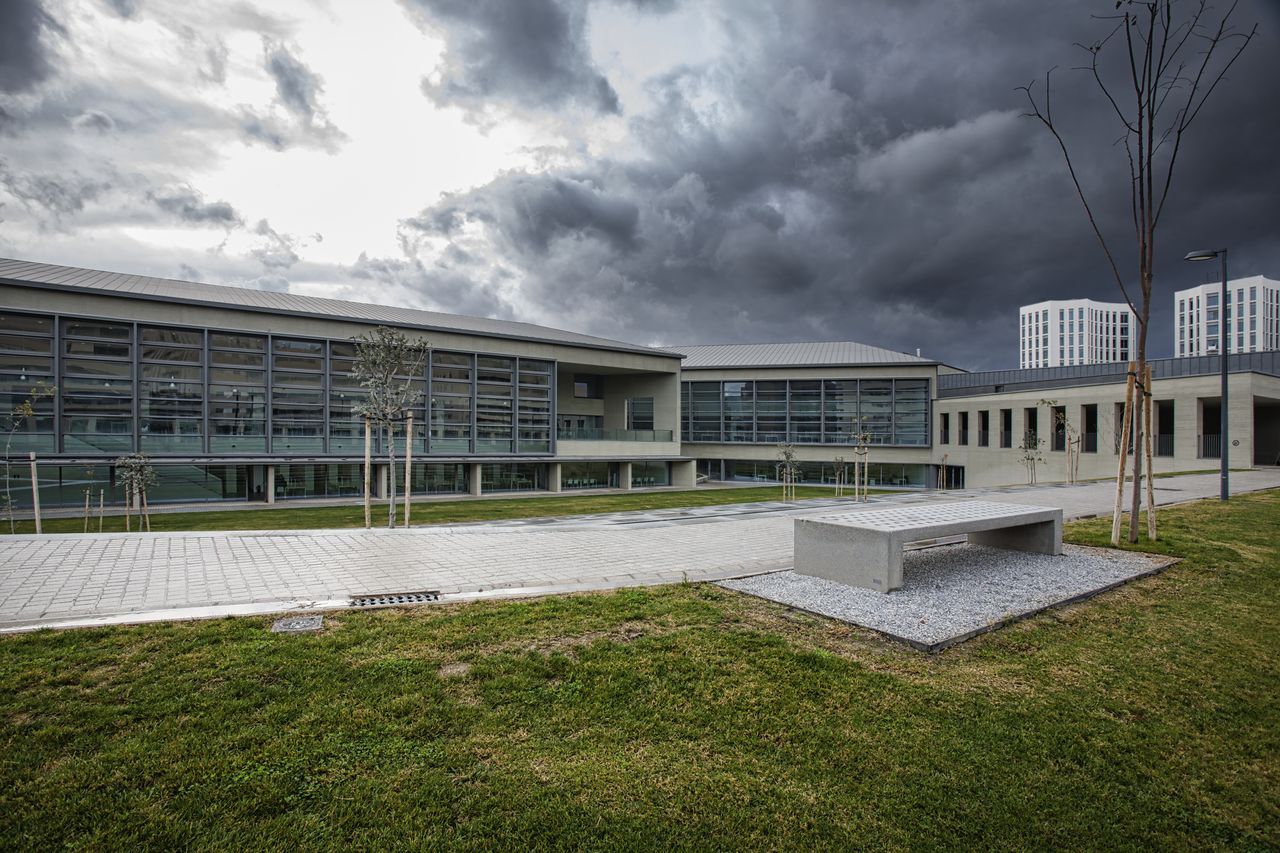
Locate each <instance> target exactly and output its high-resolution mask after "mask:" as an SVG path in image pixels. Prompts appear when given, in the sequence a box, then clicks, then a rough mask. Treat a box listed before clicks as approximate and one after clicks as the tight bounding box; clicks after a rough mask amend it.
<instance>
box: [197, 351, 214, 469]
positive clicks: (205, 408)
mask: <svg viewBox="0 0 1280 853" xmlns="http://www.w3.org/2000/svg"><path fill="white" fill-rule="evenodd" d="M202 337H203V341H204V352H203V357H204V370H203V371H202V373H201V375H202V376H203V377H204V384H203V394H202V396H203V397H204V400H202V401H201V411H202V412H203V413H204V415H203V417H202V419H201V424H200V431H201V433H202V435H203V437H202V438H201V441H200V447H201V449H202V450H203V452H204V454H205V455H206V456H208V455H209V454H210V453H211V452H212V447H213V444H212V442H211V440H210V438H209V433H210V432H211V429H210V423H209V408H210V406H209V399H210V394H209V363H210V361H212V359H211V358H210V356H209V330H208V329H207V328H206V329H205V330H204V334H203V336H202Z"/></svg>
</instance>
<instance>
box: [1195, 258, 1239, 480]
mask: <svg viewBox="0 0 1280 853" xmlns="http://www.w3.org/2000/svg"><path fill="white" fill-rule="evenodd" d="M1214 258H1218V259H1220V260H1221V261H1222V297H1221V298H1220V299H1219V300H1218V361H1219V363H1220V365H1221V367H1222V407H1221V408H1222V421H1221V422H1222V426H1221V427H1220V428H1219V430H1218V431H1219V432H1221V433H1222V436H1221V438H1220V439H1219V443H1220V444H1221V448H1220V450H1219V456H1220V457H1221V469H1222V473H1221V480H1222V482H1221V494H1220V497H1221V499H1222V500H1224V501H1225V500H1226V499H1227V485H1228V483H1227V447H1228V444H1227V342H1228V341H1229V340H1230V337H1229V335H1230V334H1231V330H1230V329H1229V328H1228V326H1227V308H1228V307H1229V306H1230V304H1231V303H1230V302H1228V301H1227V250H1226V249H1201V250H1200V251H1198V252H1188V253H1187V256H1186V257H1185V258H1183V260H1184V261H1211V260H1213V259H1214Z"/></svg>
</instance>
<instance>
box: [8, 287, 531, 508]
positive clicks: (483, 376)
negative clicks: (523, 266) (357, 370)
mask: <svg viewBox="0 0 1280 853" xmlns="http://www.w3.org/2000/svg"><path fill="white" fill-rule="evenodd" d="M354 360H355V345H354V344H353V343H351V342H350V341H349V340H327V339H323V338H301V337H297V336H292V335H290V336H284V335H255V334H248V333H245V332H236V331H224V330H216V329H205V328H195V327H184V326H159V325H150V324H146V323H141V322H116V321H106V320H92V319H85V318H79V317H68V316H57V315H39V314H29V313H20V312H14V311H4V312H2V313H0V405H3V406H4V408H5V411H8V412H12V411H14V410H15V408H17V407H18V406H20V405H21V404H22V403H23V402H24V401H27V400H32V401H34V411H33V414H32V416H30V417H26V418H23V419H22V420H21V422H20V423H19V424H18V425H17V429H16V430H15V431H14V434H13V436H12V440H11V443H10V448H9V449H10V452H11V453H13V452H18V453H24V454H25V453H26V452H27V451H36V452H38V453H41V454H50V453H52V454H64V455H68V456H76V457H79V456H85V457H111V458H114V457H116V456H120V455H121V454H125V453H129V452H133V451H137V452H140V453H145V454H147V455H149V456H153V457H157V458H162V457H176V458H186V457H209V456H228V457H232V456H234V457H245V456H261V455H270V456H273V457H279V456H283V457H290V456H316V455H328V456H353V457H354V456H359V455H361V454H363V452H364V419H363V417H362V416H361V415H360V414H359V412H358V408H357V405H358V403H359V402H360V401H361V400H362V399H363V396H364V392H363V390H362V389H361V387H360V384H359V382H358V381H357V380H356V379H355V378H354V376H352V368H353V365H354ZM402 378H404V379H405V380H406V381H409V382H411V383H412V385H413V386H414V387H415V388H416V389H417V391H418V392H419V394H418V401H417V404H416V405H415V407H414V434H413V437H412V441H413V452H414V454H415V455H418V456H458V455H467V456H471V455H476V456H500V455H524V456H528V455H548V456H549V455H551V454H552V453H554V449H555V448H554V437H553V435H552V430H551V424H552V423H553V419H554V406H555V363H554V362H552V361H548V360H546V359H536V358H521V357H515V356H497V355H489V354H479V353H470V352H448V351H434V350H433V351H432V352H431V353H430V355H429V358H428V361H427V363H425V364H424V365H423V366H422V368H421V370H419V371H417V372H415V374H414V375H412V376H410V375H407V374H406V375H404V376H403V377H402ZM42 386H43V387H45V388H50V389H54V388H56V393H55V394H52V395H51V396H44V397H42V396H41V395H40V390H39V389H40V388H41V387H42ZM396 441H397V446H398V449H399V451H400V452H401V453H403V451H404V444H405V438H404V436H403V435H399V436H397V439H396ZM379 450H380V448H379ZM325 476H326V477H327V476H328V475H327V474H325ZM304 491H306V492H308V493H312V492H315V493H319V492H320V491H323V490H318V488H312V487H306V488H305V489H304ZM325 493H329V492H325Z"/></svg>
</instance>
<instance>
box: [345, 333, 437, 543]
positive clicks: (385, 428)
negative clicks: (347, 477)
mask: <svg viewBox="0 0 1280 853" xmlns="http://www.w3.org/2000/svg"><path fill="white" fill-rule="evenodd" d="M351 340H352V342H354V343H355V347H356V358H355V364H354V365H353V367H352V369H351V372H352V374H353V375H354V376H355V378H356V380H357V381H358V382H359V383H360V385H361V386H362V387H363V388H364V395H365V396H364V399H363V400H361V401H359V402H358V403H356V404H355V410H356V411H357V412H359V413H360V414H361V415H364V416H365V417H366V418H368V419H369V420H370V421H372V423H373V425H374V427H375V428H376V429H377V430H378V434H379V436H381V437H382V440H383V447H384V448H385V449H386V453H387V479H388V494H387V498H388V499H387V527H395V526H396V444H395V431H396V425H397V424H399V423H400V421H401V420H403V419H404V417H405V413H406V412H407V411H409V410H410V409H412V408H413V407H414V405H415V404H416V403H417V402H418V398H419V397H421V396H422V377H423V371H424V366H425V365H426V361H427V354H428V352H430V347H429V345H428V344H427V342H426V341H419V340H411V339H410V338H409V337H408V336H407V335H405V333H404V332H401V331H400V330H398V329H390V328H388V327H386V326H378V327H377V328H375V329H374V330H373V331H370V332H365V333H363V334H360V335H356V336H355V337H353V338H352V339H351ZM405 441H407V442H411V441H413V436H412V435H406V436H405ZM409 481H410V472H409V471H407V470H406V471H405V489H406V490H408V488H409ZM365 482H368V478H367V476H366V479H365ZM406 510H407V507H406Z"/></svg>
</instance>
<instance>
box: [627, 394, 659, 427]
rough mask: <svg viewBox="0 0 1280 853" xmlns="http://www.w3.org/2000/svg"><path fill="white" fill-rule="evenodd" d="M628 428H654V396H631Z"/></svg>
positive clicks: (628, 406) (628, 410) (628, 401)
mask: <svg viewBox="0 0 1280 853" xmlns="http://www.w3.org/2000/svg"><path fill="white" fill-rule="evenodd" d="M627 429H632V430H652V429H653V398H652V397H630V398H628V400H627Z"/></svg>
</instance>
